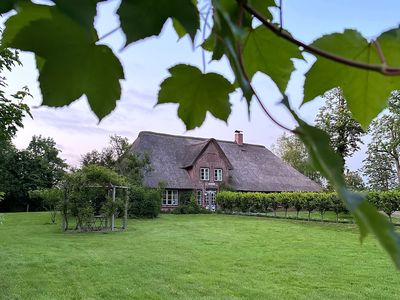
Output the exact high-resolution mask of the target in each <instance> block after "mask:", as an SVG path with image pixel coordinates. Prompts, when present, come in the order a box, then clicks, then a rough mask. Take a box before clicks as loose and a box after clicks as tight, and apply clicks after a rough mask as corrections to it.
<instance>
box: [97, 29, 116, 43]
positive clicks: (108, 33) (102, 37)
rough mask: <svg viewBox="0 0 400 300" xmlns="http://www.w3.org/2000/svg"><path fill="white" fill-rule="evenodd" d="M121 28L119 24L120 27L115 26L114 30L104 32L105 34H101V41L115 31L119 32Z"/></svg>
mask: <svg viewBox="0 0 400 300" xmlns="http://www.w3.org/2000/svg"><path fill="white" fill-rule="evenodd" d="M119 29H120V27H119V26H118V27H116V28H114V29H113V30H111V31H109V32H107V33H106V34H104V35H103V36H101V37H100V38H99V41H101V40H104V39H105V38H107V37H109V36H110V35H112V34H113V33H115V32H117V31H118V30H119Z"/></svg>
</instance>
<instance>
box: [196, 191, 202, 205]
mask: <svg viewBox="0 0 400 300" xmlns="http://www.w3.org/2000/svg"><path fill="white" fill-rule="evenodd" d="M196 200H197V204H198V205H200V206H202V205H203V191H202V190H197V192H196Z"/></svg>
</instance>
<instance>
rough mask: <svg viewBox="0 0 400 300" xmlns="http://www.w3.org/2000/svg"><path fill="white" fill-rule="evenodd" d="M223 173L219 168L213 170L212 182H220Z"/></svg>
mask: <svg viewBox="0 0 400 300" xmlns="http://www.w3.org/2000/svg"><path fill="white" fill-rule="evenodd" d="M222 179H223V171H222V169H221V168H218V169H214V181H222Z"/></svg>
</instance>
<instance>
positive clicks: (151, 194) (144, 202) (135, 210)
mask: <svg viewBox="0 0 400 300" xmlns="http://www.w3.org/2000/svg"><path fill="white" fill-rule="evenodd" d="M129 203H130V208H129V216H131V217H138V218H156V217H157V216H158V214H159V213H160V209H161V192H160V190H159V189H150V188H145V187H142V186H132V187H131V189H130V192H129Z"/></svg>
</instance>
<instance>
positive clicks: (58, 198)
mask: <svg viewBox="0 0 400 300" xmlns="http://www.w3.org/2000/svg"><path fill="white" fill-rule="evenodd" d="M29 196H30V197H31V198H33V199H41V200H42V201H43V207H44V208H45V209H46V210H47V211H49V212H50V220H51V223H52V224H55V223H56V215H57V210H58V209H59V207H60V204H61V202H62V200H63V198H64V192H63V190H61V189H58V188H52V189H42V190H35V191H31V192H30V193H29Z"/></svg>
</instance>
